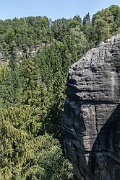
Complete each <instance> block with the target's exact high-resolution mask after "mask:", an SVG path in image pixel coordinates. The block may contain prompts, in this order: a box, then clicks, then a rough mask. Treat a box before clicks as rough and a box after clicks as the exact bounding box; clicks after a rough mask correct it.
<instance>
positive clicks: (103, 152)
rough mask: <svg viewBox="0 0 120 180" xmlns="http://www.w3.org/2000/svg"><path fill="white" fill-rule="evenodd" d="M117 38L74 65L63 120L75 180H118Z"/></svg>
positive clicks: (119, 75) (119, 66)
mask: <svg viewBox="0 0 120 180" xmlns="http://www.w3.org/2000/svg"><path fill="white" fill-rule="evenodd" d="M117 57H120V35H117V36H113V37H112V38H111V39H110V40H109V41H107V42H106V43H102V44H100V45H99V46H98V47H97V48H93V49H91V50H90V51H89V52H87V53H86V54H85V55H84V56H83V58H81V59H80V60H79V61H78V62H76V63H75V64H73V65H72V66H71V68H70V70H69V75H68V81H67V98H66V101H65V110H64V115H63V119H62V137H63V141H64V149H65V154H66V157H67V158H68V159H69V160H70V161H71V162H72V164H73V174H74V179H75V180H118V179H120V71H119V69H120V63H118V62H117V65H116V62H115V59H116V58H117Z"/></svg>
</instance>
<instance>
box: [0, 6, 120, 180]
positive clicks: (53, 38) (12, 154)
mask: <svg viewBox="0 0 120 180" xmlns="http://www.w3.org/2000/svg"><path fill="white" fill-rule="evenodd" d="M0 27H1V28H0V57H1V56H2V57H1V59H4V58H5V59H6V60H9V64H7V61H5V62H6V63H5V64H4V65H2V64H3V62H2V61H1V65H0V134H1V136H0V179H1V180H35V179H41V180H48V179H49V180H56V179H60V180H68V179H71V177H72V174H71V169H72V167H71V165H70V163H69V162H68V161H67V160H66V159H65V158H64V156H63V153H62V149H61V145H60V143H59V141H60V140H61V132H60V127H61V118H62V113H63V107H64V100H65V97H66V95H65V84H66V80H67V73H68V69H69V67H70V66H71V64H72V63H74V62H76V61H77V60H78V59H79V58H80V57H81V56H82V55H83V54H84V53H85V52H86V51H88V50H89V49H90V48H91V47H94V46H95V45H96V44H98V43H99V42H100V41H105V40H106V39H107V38H109V37H110V36H112V35H115V34H117V33H119V32H120V7H118V6H116V5H113V6H110V7H109V8H107V9H104V10H102V11H100V12H97V13H96V14H95V15H93V17H92V20H91V19H90V14H89V13H88V14H87V15H86V16H85V17H84V18H83V22H82V20H81V18H80V16H79V15H76V16H74V17H73V18H71V19H65V18H62V19H58V20H55V21H51V20H50V19H48V18H47V17H45V16H44V17H41V16H38V17H27V18H20V19H18V18H14V19H13V20H10V19H7V20H5V21H2V20H1V21H0ZM119 59H120V58H119V57H116V58H115V60H114V65H116V66H117V67H118V70H119Z"/></svg>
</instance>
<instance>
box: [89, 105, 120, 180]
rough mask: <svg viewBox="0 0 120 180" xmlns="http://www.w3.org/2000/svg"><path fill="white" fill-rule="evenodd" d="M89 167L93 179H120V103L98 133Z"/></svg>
mask: <svg viewBox="0 0 120 180" xmlns="http://www.w3.org/2000/svg"><path fill="white" fill-rule="evenodd" d="M88 169H89V174H90V179H91V180H96V179H97V180H118V179H120V104H118V106H117V108H116V109H115V110H114V112H113V113H112V115H111V116H110V117H109V119H108V120H107V121H106V123H105V124H104V126H103V127H102V128H101V130H100V132H99V133H98V136H97V138H96V141H95V143H94V145H93V147H92V150H91V153H90V156H89V162H88Z"/></svg>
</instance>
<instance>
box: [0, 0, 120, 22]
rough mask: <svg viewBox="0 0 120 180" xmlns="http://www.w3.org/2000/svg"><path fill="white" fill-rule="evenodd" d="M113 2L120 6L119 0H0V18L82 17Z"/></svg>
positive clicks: (53, 18)
mask: <svg viewBox="0 0 120 180" xmlns="http://www.w3.org/2000/svg"><path fill="white" fill-rule="evenodd" d="M113 4H115V5H118V6H120V0H1V1H0V19H2V20H5V19H13V18H15V17H17V18H20V17H28V16H47V17H48V18H51V19H52V20H55V19H59V18H62V17H64V18H72V17H74V16H75V15H80V17H81V18H83V17H84V16H85V15H86V14H87V13H88V12H89V13H90V15H91V16H92V15H93V14H95V13H96V12H97V11H100V10H101V9H104V8H107V7H109V6H110V5H113Z"/></svg>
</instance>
